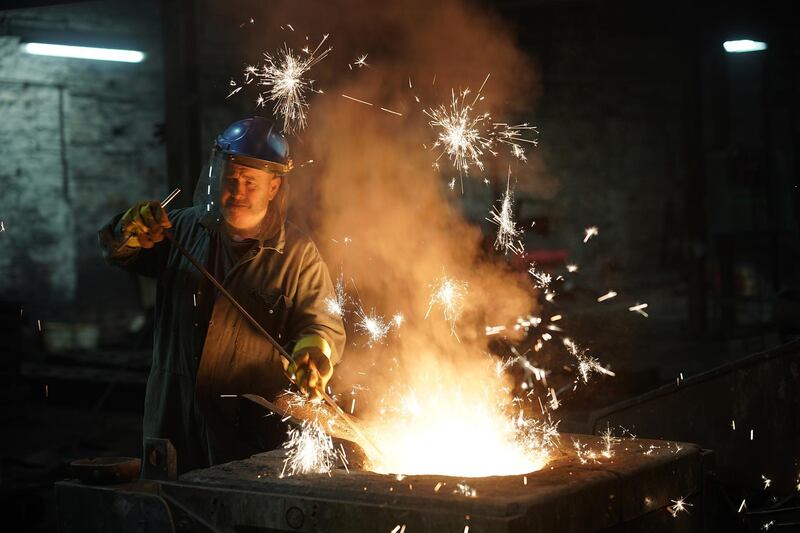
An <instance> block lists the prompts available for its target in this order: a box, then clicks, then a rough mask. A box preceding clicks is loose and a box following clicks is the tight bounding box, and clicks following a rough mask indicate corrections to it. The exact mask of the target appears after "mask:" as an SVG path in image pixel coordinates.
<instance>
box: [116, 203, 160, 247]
mask: <svg viewBox="0 0 800 533" xmlns="http://www.w3.org/2000/svg"><path fill="white" fill-rule="evenodd" d="M120 227H121V228H122V234H123V236H125V237H126V238H127V236H128V235H130V236H131V237H130V238H129V239H128V240H127V242H126V243H125V245H126V246H128V247H129V248H152V247H153V246H154V245H155V244H156V243H157V242H160V241H162V240H164V229H166V228H171V227H172V223H171V222H170V221H169V217H168V216H167V212H166V211H164V208H162V207H161V204H159V203H158V202H156V201H152V200H151V201H149V202H140V203H138V204H136V205H134V206H133V207H131V208H130V209H128V210H127V211H126V212H125V214H124V215H122V220H120Z"/></svg>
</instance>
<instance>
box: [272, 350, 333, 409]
mask: <svg viewBox="0 0 800 533" xmlns="http://www.w3.org/2000/svg"><path fill="white" fill-rule="evenodd" d="M323 342H324V341H323ZM298 346H300V344H299V343H298ZM293 357H294V363H293V364H292V363H290V362H289V361H286V360H285V359H284V360H283V370H284V372H286V377H288V378H289V380H290V381H292V382H293V383H294V384H295V385H297V387H298V388H299V389H300V392H302V393H303V394H305V395H307V396H312V397H319V396H321V394H320V391H324V390H325V387H326V386H327V385H328V381H329V380H330V379H331V376H333V365H332V364H331V362H330V360H329V359H328V356H326V355H325V352H323V350H322V348H320V347H317V346H306V347H301V348H300V349H297V348H295V351H294V354H293Z"/></svg>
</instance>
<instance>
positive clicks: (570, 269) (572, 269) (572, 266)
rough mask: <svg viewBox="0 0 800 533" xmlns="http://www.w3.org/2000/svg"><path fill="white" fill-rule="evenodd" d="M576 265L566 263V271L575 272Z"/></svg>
mask: <svg viewBox="0 0 800 533" xmlns="http://www.w3.org/2000/svg"><path fill="white" fill-rule="evenodd" d="M577 271H578V265H567V272H577Z"/></svg>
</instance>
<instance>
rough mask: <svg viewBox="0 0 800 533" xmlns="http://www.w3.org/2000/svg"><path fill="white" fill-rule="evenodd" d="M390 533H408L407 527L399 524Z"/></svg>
mask: <svg viewBox="0 0 800 533" xmlns="http://www.w3.org/2000/svg"><path fill="white" fill-rule="evenodd" d="M390 533H406V525H405V524H397V525H396V526H395V527H394V529H393V530H392V531H391V532H390Z"/></svg>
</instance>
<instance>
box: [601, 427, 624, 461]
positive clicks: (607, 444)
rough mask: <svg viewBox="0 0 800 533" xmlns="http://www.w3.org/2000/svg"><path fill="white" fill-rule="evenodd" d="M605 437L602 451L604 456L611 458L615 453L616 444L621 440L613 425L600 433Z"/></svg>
mask: <svg viewBox="0 0 800 533" xmlns="http://www.w3.org/2000/svg"><path fill="white" fill-rule="evenodd" d="M600 436H601V437H602V439H603V451H602V452H600V453H601V455H602V456H603V457H605V458H606V459H610V458H611V457H612V456H613V455H614V450H613V448H614V445H615V444H617V443H618V442H619V438H617V437H615V436H614V434H613V433H612V431H611V427H606V429H605V431H603V432H602V433H600Z"/></svg>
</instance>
